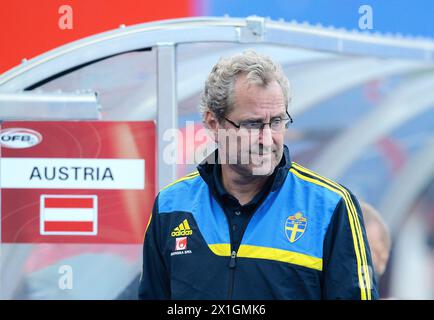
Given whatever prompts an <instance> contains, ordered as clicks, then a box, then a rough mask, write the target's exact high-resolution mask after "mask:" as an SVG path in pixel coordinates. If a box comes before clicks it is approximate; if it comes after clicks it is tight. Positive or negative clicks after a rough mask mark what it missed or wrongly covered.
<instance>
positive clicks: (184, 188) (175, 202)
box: [158, 171, 204, 212]
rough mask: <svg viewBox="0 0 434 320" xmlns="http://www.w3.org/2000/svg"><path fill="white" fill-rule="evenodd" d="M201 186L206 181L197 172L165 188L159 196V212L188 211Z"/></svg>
mask: <svg viewBox="0 0 434 320" xmlns="http://www.w3.org/2000/svg"><path fill="white" fill-rule="evenodd" d="M201 184H204V181H203V180H202V178H201V176H200V174H199V172H198V171H195V172H192V173H190V174H188V175H186V176H183V177H182V178H180V179H178V180H176V181H174V182H172V183H170V184H168V185H167V186H165V187H163V189H161V191H160V192H159V194H158V209H159V210H158V211H159V212H171V211H174V210H178V211H188V210H187V209H188V208H189V205H191V200H192V196H193V194H194V193H195V191H197V190H198V189H199V187H200V185H201Z"/></svg>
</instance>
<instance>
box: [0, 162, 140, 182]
mask: <svg viewBox="0 0 434 320" xmlns="http://www.w3.org/2000/svg"><path fill="white" fill-rule="evenodd" d="M0 187H1V188H5V189H8V188H9V189H118V190H141V189H144V188H145V160H143V159H71V158H1V159H0Z"/></svg>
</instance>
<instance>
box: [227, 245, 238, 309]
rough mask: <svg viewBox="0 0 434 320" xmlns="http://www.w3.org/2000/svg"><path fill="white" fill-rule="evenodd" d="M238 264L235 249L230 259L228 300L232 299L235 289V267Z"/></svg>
mask: <svg viewBox="0 0 434 320" xmlns="http://www.w3.org/2000/svg"><path fill="white" fill-rule="evenodd" d="M236 266H237V252H236V251H235V250H233V251H232V253H231V258H230V260H229V292H228V300H232V292H233V290H234V282H235V281H234V278H235V267H236Z"/></svg>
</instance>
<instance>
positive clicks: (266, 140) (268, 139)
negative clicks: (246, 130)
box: [259, 124, 273, 146]
mask: <svg viewBox="0 0 434 320" xmlns="http://www.w3.org/2000/svg"><path fill="white" fill-rule="evenodd" d="M272 141H273V139H272V132H271V128H270V125H269V124H266V125H265V126H264V128H263V129H261V130H260V132H259V142H260V143H262V144H263V145H264V146H271V144H272Z"/></svg>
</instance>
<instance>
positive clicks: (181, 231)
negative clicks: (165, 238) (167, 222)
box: [171, 219, 193, 237]
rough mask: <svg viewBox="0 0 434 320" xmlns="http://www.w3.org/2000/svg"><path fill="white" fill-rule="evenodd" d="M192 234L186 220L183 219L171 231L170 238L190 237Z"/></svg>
mask: <svg viewBox="0 0 434 320" xmlns="http://www.w3.org/2000/svg"><path fill="white" fill-rule="evenodd" d="M192 234H193V231H192V230H191V228H190V225H189V224H188V221H187V219H184V221H182V222H181V223H180V224H179V226H177V227H176V228H175V229H173V231H172V234H171V236H172V237H182V236H191V235H192Z"/></svg>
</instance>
